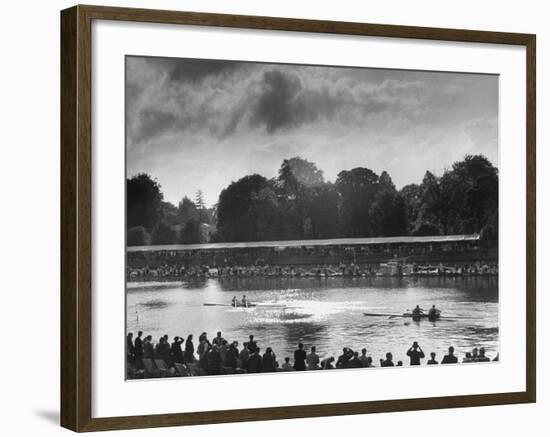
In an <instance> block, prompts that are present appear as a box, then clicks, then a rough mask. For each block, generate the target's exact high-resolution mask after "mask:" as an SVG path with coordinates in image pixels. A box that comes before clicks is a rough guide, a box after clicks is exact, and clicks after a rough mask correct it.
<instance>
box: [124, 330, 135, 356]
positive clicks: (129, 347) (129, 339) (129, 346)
mask: <svg viewBox="0 0 550 437" xmlns="http://www.w3.org/2000/svg"><path fill="white" fill-rule="evenodd" d="M133 337H134V334H132V333H131V332H129V333H128V335H127V336H126V361H127V362H128V363H133V362H134V340H133Z"/></svg>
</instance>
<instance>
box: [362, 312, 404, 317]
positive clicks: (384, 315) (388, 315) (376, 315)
mask: <svg viewBox="0 0 550 437" xmlns="http://www.w3.org/2000/svg"><path fill="white" fill-rule="evenodd" d="M363 315H364V316H367V317H403V315H402V314H387V313H363Z"/></svg>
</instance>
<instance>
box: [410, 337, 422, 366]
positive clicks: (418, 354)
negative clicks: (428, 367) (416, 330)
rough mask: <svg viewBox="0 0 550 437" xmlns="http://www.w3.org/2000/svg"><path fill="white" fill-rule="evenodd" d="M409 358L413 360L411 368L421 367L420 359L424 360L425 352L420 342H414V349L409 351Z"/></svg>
mask: <svg viewBox="0 0 550 437" xmlns="http://www.w3.org/2000/svg"><path fill="white" fill-rule="evenodd" d="M407 356H408V357H410V359H411V366H420V359H421V358H424V356H425V355H424V351H423V350H422V348H421V347H420V346H419V345H418V342H416V341H415V342H414V343H413V345H412V347H411V348H410V349H409V350H408V351H407Z"/></svg>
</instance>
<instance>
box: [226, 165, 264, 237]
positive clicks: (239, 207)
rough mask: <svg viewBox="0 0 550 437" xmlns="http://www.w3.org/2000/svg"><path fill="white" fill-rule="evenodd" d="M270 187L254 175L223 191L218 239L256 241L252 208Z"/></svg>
mask: <svg viewBox="0 0 550 437" xmlns="http://www.w3.org/2000/svg"><path fill="white" fill-rule="evenodd" d="M269 185H270V183H269V181H268V180H267V179H266V178H265V177H263V176H260V175H258V174H253V175H249V176H245V177H243V178H241V179H239V180H238V181H237V182H232V183H231V184H230V185H229V186H228V187H227V188H225V189H224V190H222V192H221V193H220V197H219V201H218V232H217V238H218V239H220V240H221V241H252V240H254V239H255V235H254V229H255V226H253V224H252V220H251V217H250V215H249V212H250V208H251V206H252V204H253V202H254V201H255V198H256V197H257V195H258V193H259V192H260V191H262V190H263V189H264V188H267V187H269ZM256 228H257V227H256Z"/></svg>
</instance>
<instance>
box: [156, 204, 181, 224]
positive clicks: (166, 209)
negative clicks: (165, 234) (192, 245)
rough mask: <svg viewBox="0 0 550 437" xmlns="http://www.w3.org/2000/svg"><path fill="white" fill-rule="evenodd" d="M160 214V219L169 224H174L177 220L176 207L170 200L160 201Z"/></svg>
mask: <svg viewBox="0 0 550 437" xmlns="http://www.w3.org/2000/svg"><path fill="white" fill-rule="evenodd" d="M160 212H161V214H160V216H161V220H164V221H165V222H166V223H168V224H169V225H171V226H175V225H177V224H178V222H179V218H178V208H177V207H176V206H174V205H173V204H172V203H170V202H164V201H163V202H161V203H160Z"/></svg>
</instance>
